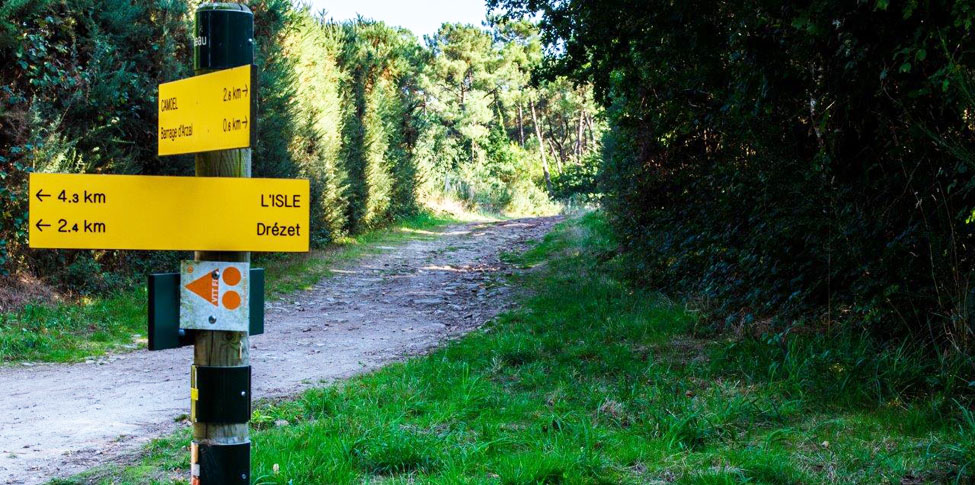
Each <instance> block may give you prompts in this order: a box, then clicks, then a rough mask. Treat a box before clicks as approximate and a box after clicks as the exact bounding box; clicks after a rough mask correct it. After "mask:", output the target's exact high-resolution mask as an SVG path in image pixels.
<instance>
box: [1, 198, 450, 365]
mask: <svg viewBox="0 0 975 485" xmlns="http://www.w3.org/2000/svg"><path fill="white" fill-rule="evenodd" d="M453 222H456V221H455V219H453V218H451V217H448V216H436V215H432V214H429V213H421V214H420V215H417V216H414V217H412V218H409V219H405V220H403V221H400V222H399V223H397V224H394V225H393V226H392V227H390V228H386V229H380V230H376V231H372V232H369V233H366V234H362V235H359V236H355V237H349V238H345V239H343V240H341V241H339V242H338V243H337V244H336V245H334V246H332V247H329V248H326V249H322V250H316V251H313V252H311V253H307V254H289V255H259V256H258V257H256V258H255V260H254V263H253V264H254V265H256V266H259V267H264V268H266V270H267V288H268V297H269V298H274V297H279V296H282V295H285V294H288V293H293V292H295V291H299V290H304V289H308V288H310V287H311V286H312V285H314V284H315V283H317V282H318V281H319V280H321V279H322V278H324V277H326V276H328V275H329V274H330V268H333V267H335V266H336V265H338V264H341V263H343V262H347V261H352V260H355V259H358V258H361V257H363V256H366V255H368V254H373V253H376V252H379V251H381V250H382V249H381V248H382V247H385V246H386V245H393V244H399V243H403V242H405V241H409V240H415V239H422V238H432V237H436V236H435V234H434V233H433V232H432V231H433V230H435V229H436V228H438V227H442V226H445V225H447V224H450V223H453ZM147 302H148V295H147V294H146V289H145V287H139V288H130V289H126V290H123V291H119V292H117V293H115V294H109V295H105V296H102V297H84V298H81V299H80V300H78V301H73V302H68V303H57V304H28V305H26V306H24V307H23V308H21V309H19V310H17V311H14V312H7V313H0V363H3V362H20V361H31V362H74V361H79V360H83V359H86V358H92V357H97V356H101V355H104V354H105V353H107V352H112V351H125V350H134V349H139V348H145V347H146V336H145V335H146V305H147Z"/></svg>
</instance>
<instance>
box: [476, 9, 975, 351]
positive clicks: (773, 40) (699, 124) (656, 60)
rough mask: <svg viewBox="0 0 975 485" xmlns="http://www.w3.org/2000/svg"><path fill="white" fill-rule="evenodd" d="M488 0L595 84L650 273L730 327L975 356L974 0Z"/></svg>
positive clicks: (634, 250)
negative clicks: (807, 327) (828, 329)
mask: <svg viewBox="0 0 975 485" xmlns="http://www.w3.org/2000/svg"><path fill="white" fill-rule="evenodd" d="M491 3H493V4H495V5H497V6H502V7H505V8H506V9H508V11H509V13H512V14H514V15H515V16H520V15H522V14H535V13H536V12H540V13H541V18H542V30H543V32H544V35H545V39H546V41H547V42H548V43H549V44H550V45H551V46H553V47H556V48H554V49H553V50H552V51H551V52H552V53H553V58H552V62H551V64H550V66H549V68H550V74H565V75H570V76H574V77H575V78H577V79H582V80H591V81H593V82H594V83H595V85H596V90H597V94H598V97H599V100H600V101H601V103H602V104H603V105H604V106H605V107H607V108H608V113H609V117H610V120H611V124H612V133H611V134H610V135H609V137H608V138H607V142H606V150H605V157H604V158H605V160H604V164H603V168H602V183H603V188H604V190H605V191H606V198H605V201H606V206H607V208H608V209H609V211H610V213H611V214H612V218H613V221H614V223H615V226H616V227H617V228H618V230H619V232H620V234H621V235H622V236H623V238H624V241H625V249H627V250H628V252H629V254H630V255H631V256H632V257H633V259H634V262H635V263H634V266H633V268H634V273H635V274H636V276H638V277H639V278H640V279H642V280H643V281H645V282H647V283H649V284H652V285H654V286H657V287H661V288H666V289H667V290H668V291H675V290H676V291H680V292H684V293H686V294H690V295H694V296H696V297H700V298H701V299H702V300H703V301H704V302H705V303H706V304H707V308H708V309H709V310H711V314H712V315H714V316H716V317H719V319H718V320H717V321H718V322H724V323H726V324H728V325H732V326H744V327H745V328H751V327H753V326H754V324H756V323H761V324H762V325H761V327H760V328H765V329H767V328H768V324H769V323H771V324H774V325H777V326H778V328H782V327H784V326H787V325H793V324H794V323H795V322H806V323H807V324H812V325H813V326H818V325H820V324H823V325H824V326H827V325H836V324H837V323H842V324H845V325H846V326H860V327H863V328H865V329H867V330H869V331H870V332H872V333H873V334H874V335H877V336H880V337H884V338H888V337H893V336H897V337H905V336H910V337H914V339H913V341H914V342H929V343H936V344H937V345H938V346H939V348H943V349H955V350H962V351H971V350H972V348H973V347H972V346H973V345H975V335H973V325H972V319H973V318H975V314H973V312H972V310H971V305H972V304H973V303H975V302H973V301H972V296H970V291H971V290H972V282H973V280H972V272H973V270H975V267H973V264H975V258H973V256H975V252H973V251H975V246H973V243H975V241H973V239H972V237H973V235H975V234H973V230H975V226H973V225H972V223H971V220H970V219H971V217H972V210H973V208H975V197H973V193H972V188H973V187H975V183H973V182H972V173H973V169H975V159H973V153H975V99H973V93H975V90H973V74H975V71H973V68H975V38H973V36H975V29H973V27H975V25H973V24H975V3H973V2H971V1H947V0H932V1H926V2H915V1H910V2H896V3H895V2H888V1H887V0H869V1H868V0H860V1H853V2H849V1H847V2H844V1H838V0H806V1H801V2H759V1H742V2H711V1H687V2H669V1H656V0H639V1H637V0H601V1H595V2H594V1H581V0H570V1H565V2H563V1H546V0H495V1H493V2H491Z"/></svg>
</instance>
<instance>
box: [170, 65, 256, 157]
mask: <svg viewBox="0 0 975 485" xmlns="http://www.w3.org/2000/svg"><path fill="white" fill-rule="evenodd" d="M251 74H252V73H251V66H242V67H236V68H233V69H226V70H223V71H217V72H214V73H210V74H204V75H202V76H194V77H191V78H187V79H182V80H179V81H174V82H171V83H166V84H160V85H159V129H158V131H157V133H156V137H157V139H158V140H159V155H179V154H184V153H200V152H209V151H215V150H230V149H234V148H248V147H250V146H251V130H253V125H254V119H253V115H252V113H251V106H252V103H251V96H253V95H254V86H253V84H252V76H251Z"/></svg>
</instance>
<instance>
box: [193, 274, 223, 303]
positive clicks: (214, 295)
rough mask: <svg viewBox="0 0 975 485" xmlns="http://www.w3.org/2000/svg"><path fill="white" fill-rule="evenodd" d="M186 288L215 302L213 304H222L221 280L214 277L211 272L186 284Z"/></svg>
mask: <svg viewBox="0 0 975 485" xmlns="http://www.w3.org/2000/svg"><path fill="white" fill-rule="evenodd" d="M186 289H187V290H190V291H192V292H193V293H196V294H197V295H199V297H200V298H203V299H204V300H206V301H208V302H210V303H211V304H213V306H219V305H220V280H217V279H214V278H213V275H212V274H210V273H207V274H205V275H203V276H201V277H200V278H199V279H197V280H196V281H194V282H192V283H190V284H188V285H186Z"/></svg>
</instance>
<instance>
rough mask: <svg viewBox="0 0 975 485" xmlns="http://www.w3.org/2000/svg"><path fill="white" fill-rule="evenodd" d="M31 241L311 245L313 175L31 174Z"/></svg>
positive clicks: (290, 248)
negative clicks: (307, 177) (304, 177)
mask: <svg viewBox="0 0 975 485" xmlns="http://www.w3.org/2000/svg"><path fill="white" fill-rule="evenodd" d="M30 194H31V198H30V247H32V248H45V249H136V250H162V251H168V250H197V251H262V252H306V251H308V244H309V237H308V219H309V202H310V199H309V184H308V181H307V180H288V179H251V178H216V177H152V176H134V175H76V174H45V173H33V174H31V175H30Z"/></svg>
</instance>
